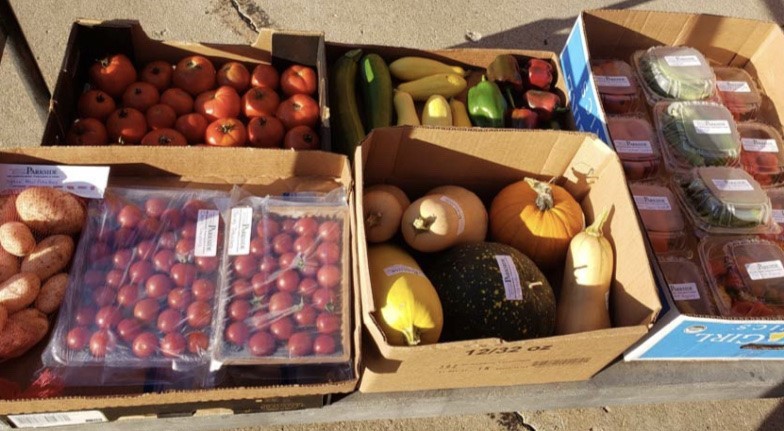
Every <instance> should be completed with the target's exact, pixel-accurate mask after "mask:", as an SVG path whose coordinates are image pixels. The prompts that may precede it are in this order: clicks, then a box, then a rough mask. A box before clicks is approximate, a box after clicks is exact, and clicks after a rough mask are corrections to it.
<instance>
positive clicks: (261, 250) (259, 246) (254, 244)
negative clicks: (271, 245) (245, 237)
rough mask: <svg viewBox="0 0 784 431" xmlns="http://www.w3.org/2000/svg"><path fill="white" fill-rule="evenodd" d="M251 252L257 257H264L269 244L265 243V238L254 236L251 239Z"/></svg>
mask: <svg viewBox="0 0 784 431" xmlns="http://www.w3.org/2000/svg"><path fill="white" fill-rule="evenodd" d="M248 249H249V250H250V254H251V255H253V256H255V257H263V256H264V255H265V254H266V252H267V245H266V244H264V238H253V239H252V240H250V244H249V248H248Z"/></svg>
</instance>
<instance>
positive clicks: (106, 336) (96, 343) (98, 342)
mask: <svg viewBox="0 0 784 431" xmlns="http://www.w3.org/2000/svg"><path fill="white" fill-rule="evenodd" d="M116 345H117V340H116V339H115V337H114V334H113V333H112V331H109V330H106V329H101V330H99V331H96V332H93V335H92V336H90V353H92V355H93V356H95V357H96V358H103V357H104V356H106V354H107V353H109V352H111V351H112V350H114V347H115V346H116Z"/></svg>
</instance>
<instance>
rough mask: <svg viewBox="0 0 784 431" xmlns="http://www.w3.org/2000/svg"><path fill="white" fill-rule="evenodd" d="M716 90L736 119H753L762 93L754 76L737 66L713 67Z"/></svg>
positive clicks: (757, 110)
mask: <svg viewBox="0 0 784 431" xmlns="http://www.w3.org/2000/svg"><path fill="white" fill-rule="evenodd" d="M713 72H714V73H715V74H716V92H717V93H718V95H719V99H721V102H722V103H723V104H724V106H726V107H727V109H729V110H730V112H732V115H733V116H734V117H735V119H736V120H738V121H742V120H754V119H756V118H757V114H758V113H759V109H760V107H761V106H762V93H761V92H760V90H759V87H758V86H757V83H756V82H755V81H754V78H752V77H751V75H749V73H748V72H746V71H745V70H743V69H741V68H738V67H714V68H713Z"/></svg>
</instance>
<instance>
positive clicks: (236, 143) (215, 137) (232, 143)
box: [204, 118, 248, 147]
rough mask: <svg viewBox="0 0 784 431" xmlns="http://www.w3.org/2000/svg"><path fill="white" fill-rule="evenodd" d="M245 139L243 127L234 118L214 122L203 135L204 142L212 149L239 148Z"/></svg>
mask: <svg viewBox="0 0 784 431" xmlns="http://www.w3.org/2000/svg"><path fill="white" fill-rule="evenodd" d="M247 139H248V133H247V132H246V130H245V125H244V124H242V122H241V121H240V120H238V119H236V118H221V119H219V120H215V121H213V122H212V123H210V125H209V126H207V131H206V132H205V133H204V140H205V141H206V142H207V144H208V145H212V146H214V147H241V146H243V145H245V141H247Z"/></svg>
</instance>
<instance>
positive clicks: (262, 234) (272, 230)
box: [256, 218, 280, 238]
mask: <svg viewBox="0 0 784 431" xmlns="http://www.w3.org/2000/svg"><path fill="white" fill-rule="evenodd" d="M279 233H280V223H278V222H276V221H275V220H272V219H270V218H264V219H261V220H259V222H258V223H256V235H258V237H259V238H273V237H274V236H275V235H277V234H279Z"/></svg>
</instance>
